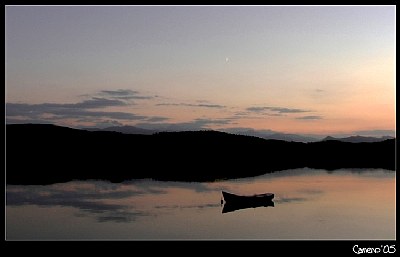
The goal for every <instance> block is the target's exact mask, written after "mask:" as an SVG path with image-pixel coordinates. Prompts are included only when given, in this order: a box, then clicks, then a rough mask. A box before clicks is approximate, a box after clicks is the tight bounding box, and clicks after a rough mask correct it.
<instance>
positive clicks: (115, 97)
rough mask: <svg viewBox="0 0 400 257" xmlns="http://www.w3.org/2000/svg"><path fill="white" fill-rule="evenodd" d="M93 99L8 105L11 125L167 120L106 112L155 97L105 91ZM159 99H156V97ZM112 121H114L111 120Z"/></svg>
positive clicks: (127, 92)
mask: <svg viewBox="0 0 400 257" xmlns="http://www.w3.org/2000/svg"><path fill="white" fill-rule="evenodd" d="M86 97H89V99H86V100H83V101H80V102H77V103H42V104H27V103H6V117H7V120H6V121H7V122H9V123H21V122H35V121H39V122H40V123H43V122H49V121H50V122H54V121H59V120H61V119H77V121H78V122H94V123H95V124H103V123H104V119H106V123H116V124H120V123H119V122H118V121H117V120H125V121H136V120H144V121H149V122H157V121H165V120H167V119H168V118H166V117H158V116H157V117H149V116H144V115H138V114H135V113H132V112H121V111H118V112H115V111H113V112H112V111H105V110H100V109H106V108H110V107H126V106H129V105H133V104H134V103H133V102H132V101H131V100H132V99H151V98H153V96H143V95H140V94H139V92H138V91H133V90H129V89H119V90H102V91H100V92H97V93H95V94H94V95H93V96H88V95H86ZM154 97H155V96H154ZM110 119H111V120H110Z"/></svg>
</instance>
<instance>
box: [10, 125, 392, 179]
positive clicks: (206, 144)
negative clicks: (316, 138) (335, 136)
mask: <svg viewBox="0 0 400 257" xmlns="http://www.w3.org/2000/svg"><path fill="white" fill-rule="evenodd" d="M301 167H310V168H323V169H328V170H333V169H338V168H384V169H392V170H394V168H395V140H394V139H391V140H385V141H382V142H375V143H358V144H353V143H346V142H340V141H322V142H315V143H299V142H285V141H280V140H265V139H262V138H258V137H251V136H243V135H233V134H228V133H224V132H217V131H196V132H191V131H187V132H163V133H156V134H154V135H134V134H122V133H118V132H109V131H86V130H78V129H71V128H65V127H59V126H54V125H41V124H23V125H7V126H6V181H7V183H8V184H48V183H56V182H66V181H70V180H73V179H105V180H110V181H113V182H120V181H123V180H128V179H134V178H153V179H158V180H177V181H213V180H217V179H228V178H239V177H249V176H256V175H261V174H265V173H267V172H273V171H277V170H284V169H290V168H301Z"/></svg>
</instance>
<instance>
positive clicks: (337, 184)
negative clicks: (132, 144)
mask: <svg viewBox="0 0 400 257" xmlns="http://www.w3.org/2000/svg"><path fill="white" fill-rule="evenodd" d="M394 177H395V172H388V171H385V170H337V171H333V172H330V171H329V172H327V171H325V170H312V169H296V170H288V171H281V172H277V173H271V174H265V175H263V176H259V177H255V178H243V179H236V180H227V181H218V182H213V183H186V182H161V181H154V180H132V181H126V182H123V183H110V182H106V181H72V182H69V183H60V184H53V185H46V186H41V185H30V186H19V185H8V186H7V191H6V197H7V198H6V201H7V202H6V204H7V208H8V209H9V211H8V212H7V215H8V214H9V213H17V214H18V215H20V216H22V217H25V216H28V215H29V214H28V213H26V214H25V213H24V208H28V206H38V207H41V208H49V210H51V209H53V210H56V209H57V210H58V213H60V212H62V209H60V208H67V209H68V208H69V209H68V210H69V211H70V209H71V208H72V210H75V211H74V212H73V213H74V214H73V216H75V218H76V219H79V218H82V217H84V218H87V219H89V220H92V222H95V223H97V224H109V223H114V224H120V223H125V224H137V225H138V224H141V223H143V224H147V222H150V223H151V222H156V221H157V220H158V222H161V221H160V220H164V221H163V222H162V223H160V224H163V225H160V224H159V225H158V227H160V229H162V228H163V227H167V225H166V224H165V222H166V223H170V225H168V226H172V227H173V226H174V225H173V223H174V222H178V223H177V224H179V219H180V220H182V219H184V220H185V219H188V217H191V218H190V219H193V220H196V219H197V218H196V216H198V217H201V216H202V215H206V216H207V218H205V221H206V220H207V219H208V220H209V219H215V218H218V217H219V216H217V215H221V208H222V207H221V203H220V200H221V190H226V191H230V192H235V193H238V194H249V195H250V194H255V193H265V192H273V193H275V199H274V202H275V207H274V208H272V209H273V210H272V209H271V208H262V207H261V208H250V209H246V210H241V211H238V212H234V213H233V214H232V213H229V214H227V215H225V216H224V219H223V220H221V223H224V222H227V220H228V221H229V220H231V219H232V221H233V220H235V219H236V218H237V217H241V216H243V215H245V216H246V215H253V216H251V217H252V219H255V220H257V219H258V218H259V217H261V216H263V215H266V214H268V215H273V216H272V217H269V219H271V220H272V221H275V222H278V223H279V222H280V223H282V219H284V218H285V217H286V218H288V221H287V222H288V223H287V224H289V223H290V222H289V220H290V219H293V218H294V219H296V218H297V217H292V216H290V215H291V214H290V212H293V211H294V210H296V211H297V212H298V215H299V216H301V217H303V218H302V219H304V220H307V217H314V216H315V217H314V218H315V220H316V221H318V220H319V221H329V220H330V219H332V216H331V215H332V213H337V215H338V216H343V217H342V218H346V215H347V214H346V213H350V214H351V215H353V216H354V217H363V219H366V220H368V216H367V217H366V216H365V215H364V214H363V213H361V211H364V212H365V211H368V212H369V213H370V214H371V215H372V216H373V217H375V218H382V219H388V218H389V219H390V218H391V217H392V216H393V217H394V215H392V212H393V213H395V208H394V206H395V205H394V192H395V189H394ZM366 197H368V198H369V199H368V202H367V201H366V199H365V198H366ZM371 200H372V201H374V200H376V201H375V202H374V205H375V207H374V208H372V207H371V206H368V205H371V204H370V203H371ZM357 201H358V202H357ZM329 203H334V204H329ZM354 203H356V204H354ZM354 205H355V206H357V205H359V206H360V208H361V209H360V212H357V211H354V210H353V209H349V207H350V206H354ZM24 206H26V207H24ZM334 206H335V207H334ZM388 207H389V209H388ZM10 208H11V209H10ZM29 208H30V209H32V207H29ZM335 208H336V209H335ZM337 208H343V210H339V211H338V210H337ZM346 208H347V209H346ZM380 208H386V212H389V216H388V215H386V216H385V215H383V214H382V213H381V212H382V210H380ZM266 209H268V211H267V210H266ZM64 210H66V209H64ZM329 211H330V212H331V213H329ZM54 213H57V212H54ZM54 213H53V214H54ZM255 213H257V214H258V215H261V216H259V217H258V216H254V215H255ZM350 214H349V215H350ZM57 215H61V214H57ZM274 215H276V216H274ZM289 216H290V217H289ZM353 216H351V217H353ZM274 217H275V219H276V220H274ZM13 220H14V222H18V220H16V218H15V217H13V218H11V219H8V221H7V228H8V230H11V231H12V229H13V226H14V225H13ZM205 221H203V222H205ZM19 222H22V221H19ZM190 222H191V221H190ZM199 222H200V221H199ZM207 222H210V221H207ZM260 222H265V221H264V220H262V221H260ZM302 222H307V221H302ZM308 222H311V223H313V222H314V220H312V221H308ZM364 222H365V220H364ZM369 222H370V221H369ZM95 223H93V224H95ZM200 223H201V222H200ZM200 225H201V224H200ZM200 225H195V224H194V223H193V224H192V223H190V224H188V226H194V228H193V229H194V231H196V230H195V229H196V228H195V227H199V226H200ZM203 225H204V224H203ZM18 226H23V225H21V224H19V225H18ZM176 226H178V227H179V225H176ZM291 226H295V225H293V224H291ZM360 226H362V225H360ZM175 228H176V227H175ZM254 229H257V228H254ZM276 229H278V228H276ZM278 230H279V229H278ZM166 231H167V230H166ZM142 233H144V232H142ZM146 233H147V232H146ZM165 233H167V232H165ZM182 233H183V232H182ZM238 233H239V232H238ZM332 233H333V232H332ZM338 233H339V232H338ZM350 234H351V233H350ZM293 235H294V236H295V235H296V233H293ZM300 235H301V234H300ZM146 236H147V237H150V238H151V235H150V234H149V235H145V234H144V235H143V237H146ZM298 236H299V235H297V237H298ZM166 237H167V238H169V236H168V234H166ZM295 237H296V236H295ZM300 238H303V237H300ZM317 238H318V237H317Z"/></svg>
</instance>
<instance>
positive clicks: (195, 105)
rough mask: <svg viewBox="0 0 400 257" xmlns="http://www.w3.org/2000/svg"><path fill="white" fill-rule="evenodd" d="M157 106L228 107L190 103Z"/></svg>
mask: <svg viewBox="0 0 400 257" xmlns="http://www.w3.org/2000/svg"><path fill="white" fill-rule="evenodd" d="M156 106H186V107H204V108H219V109H221V108H225V107H226V106H224V105H219V104H207V103H202V104H188V103H160V104H156Z"/></svg>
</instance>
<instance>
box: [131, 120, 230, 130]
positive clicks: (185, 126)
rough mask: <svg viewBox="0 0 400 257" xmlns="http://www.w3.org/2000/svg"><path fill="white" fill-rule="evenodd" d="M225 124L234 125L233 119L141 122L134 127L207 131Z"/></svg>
mask: <svg viewBox="0 0 400 257" xmlns="http://www.w3.org/2000/svg"><path fill="white" fill-rule="evenodd" d="M227 124H236V123H235V122H234V120H233V119H204V118H199V119H195V120H193V121H189V122H181V123H148V122H142V123H138V124H136V126H138V127H140V128H145V129H153V130H160V131H181V130H182V131H184V130H203V129H209V126H211V125H214V126H221V125H227Z"/></svg>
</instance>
